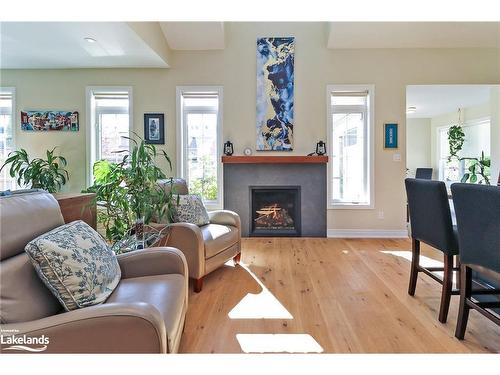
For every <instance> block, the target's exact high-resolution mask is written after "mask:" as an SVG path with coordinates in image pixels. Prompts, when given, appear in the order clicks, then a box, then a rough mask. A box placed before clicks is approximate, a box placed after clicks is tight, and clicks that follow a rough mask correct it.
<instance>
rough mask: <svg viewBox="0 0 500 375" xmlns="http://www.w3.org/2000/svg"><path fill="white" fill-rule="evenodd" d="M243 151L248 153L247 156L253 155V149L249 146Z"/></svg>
mask: <svg viewBox="0 0 500 375" xmlns="http://www.w3.org/2000/svg"><path fill="white" fill-rule="evenodd" d="M243 153H244V154H245V155H246V156H250V155H252V149H251V148H249V147H247V148H245V149H244V150H243Z"/></svg>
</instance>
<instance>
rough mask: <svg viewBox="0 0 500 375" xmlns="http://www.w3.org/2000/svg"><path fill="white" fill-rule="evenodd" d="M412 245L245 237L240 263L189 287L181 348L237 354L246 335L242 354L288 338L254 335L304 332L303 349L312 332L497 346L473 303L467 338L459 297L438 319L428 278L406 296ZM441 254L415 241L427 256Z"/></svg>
mask: <svg viewBox="0 0 500 375" xmlns="http://www.w3.org/2000/svg"><path fill="white" fill-rule="evenodd" d="M410 247H411V245H410V241H409V240H404V239H401V240H391V239H333V238H330V239H326V238H321V239H313V238H269V239H267V238H265V239H264V238H252V239H243V244H242V249H243V251H242V263H241V266H232V265H231V266H224V267H222V268H221V269H219V270H216V271H214V272H213V273H211V274H210V275H208V276H207V277H206V278H205V283H204V287H203V291H202V292H201V293H198V294H195V293H193V292H192V286H191V292H190V300H189V309H188V313H187V317H186V326H185V331H184V334H183V337H182V342H181V347H180V352H187V353H240V352H242V346H241V345H243V346H244V347H245V348H247V341H245V339H247V340H250V341H251V343H252V345H253V347H252V348H251V349H250V350H249V349H246V351H247V352H248V351H252V352H253V351H257V352H258V351H269V350H273V349H274V350H277V351H285V350H289V349H281V348H280V345H284V346H283V348H286V347H287V343H288V344H290V343H292V341H293V340H292V339H291V337H292V336H283V337H284V338H285V340H284V342H281V344H279V343H278V345H277V346H275V347H273V343H275V341H274V340H273V337H274V338H275V337H277V336H259V335H260V334H302V335H303V336H298V337H299V340H300V339H302V338H303V339H304V345H305V347H306V349H303V351H309V350H307V345H308V344H307V340H306V338H307V339H309V341H311V340H310V339H311V337H312V339H313V340H312V341H313V342H314V340H315V341H316V342H317V344H319V345H320V346H321V348H322V349H323V352H325V353H469V352H477V353H480V352H493V353H498V352H500V328H499V327H498V326H496V325H495V324H494V323H492V322H491V321H489V320H488V319H486V318H484V317H482V316H481V315H480V314H479V313H477V312H475V311H472V312H471V314H470V319H469V325H468V329H467V333H466V336H465V340H464V341H462V342H460V341H458V340H457V339H455V337H454V331H455V324H456V319H457V310H458V308H457V307H458V297H457V296H453V297H452V301H451V307H450V313H449V317H448V323H446V324H441V323H439V322H438V310H439V301H440V297H441V293H440V287H441V286H440V285H439V284H438V283H436V282H435V281H433V280H432V279H430V278H429V277H428V276H426V275H422V274H421V275H419V279H418V282H417V289H416V294H415V297H411V296H409V295H408V294H407V289H408V278H409V270H410V256H411V254H410ZM439 254H440V253H438V252H437V251H435V250H433V249H431V248H429V247H427V246H425V245H422V255H423V256H424V257H426V258H424V259H423V261H424V262H433V258H434V259H440V257H439ZM434 262H435V261H434ZM424 264H425V263H424ZM242 334H243V336H237V335H242ZM245 334H246V335H245ZM305 335H310V336H311V337H309V336H307V337H306V336H305ZM278 337H279V336H278ZM288 337H290V340H287V338H288ZM240 344H241V345H240ZM304 345H303V346H304ZM292 346H293V345H292ZM270 347H271V349H269V348H270ZM259 348H262V349H259ZM311 348H312V347H311ZM301 350H302V349H301ZM310 351H315V350H314V348H312V349H311V350H310Z"/></svg>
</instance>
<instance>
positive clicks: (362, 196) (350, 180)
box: [327, 86, 373, 208]
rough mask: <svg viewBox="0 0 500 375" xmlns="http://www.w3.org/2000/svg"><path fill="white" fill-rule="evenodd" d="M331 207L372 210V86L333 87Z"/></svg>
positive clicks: (330, 110) (330, 111) (330, 108)
mask: <svg viewBox="0 0 500 375" xmlns="http://www.w3.org/2000/svg"><path fill="white" fill-rule="evenodd" d="M327 93H328V138H329V150H330V161H329V164H330V165H329V175H330V179H329V186H328V188H329V189H328V190H329V206H330V207H331V208H335V207H337V208H342V207H344V208H354V207H358V208H372V207H373V198H372V189H373V182H372V180H373V179H372V176H373V174H372V173H373V170H372V169H373V168H372V156H371V152H372V143H371V139H372V130H371V127H372V123H373V120H372V118H373V117H372V115H373V114H372V113H371V112H372V111H371V109H372V108H373V107H372V105H371V103H372V101H373V87H372V86H363V87H360V86H342V87H338V86H329V87H328V90H327Z"/></svg>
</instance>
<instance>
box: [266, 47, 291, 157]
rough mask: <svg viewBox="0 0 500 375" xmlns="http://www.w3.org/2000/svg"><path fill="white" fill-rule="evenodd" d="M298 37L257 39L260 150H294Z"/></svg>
mask: <svg viewBox="0 0 500 375" xmlns="http://www.w3.org/2000/svg"><path fill="white" fill-rule="evenodd" d="M294 49H295V38H293V37H282V38H259V39H257V150H259V151H292V150H293V99H294V98H293V96H294V83H293V79H294V53H295V51H294Z"/></svg>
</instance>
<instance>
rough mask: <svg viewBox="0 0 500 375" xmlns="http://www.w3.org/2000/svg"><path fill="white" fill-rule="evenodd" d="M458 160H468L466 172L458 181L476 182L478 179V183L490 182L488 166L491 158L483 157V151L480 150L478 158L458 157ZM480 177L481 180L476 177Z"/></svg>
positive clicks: (487, 183)
mask: <svg viewBox="0 0 500 375" xmlns="http://www.w3.org/2000/svg"><path fill="white" fill-rule="evenodd" d="M460 160H468V164H469V165H468V168H467V169H468V172H466V173H464V175H463V177H462V179H461V181H460V182H467V181H469V182H471V183H473V184H474V183H476V182H478V181H479V183H480V184H482V183H483V181H484V183H485V184H486V185H489V184H490V179H489V177H490V166H491V159H490V158H489V157H484V151H482V152H481V157H479V158H460ZM478 176H481V177H482V180H480V179H479V178H478Z"/></svg>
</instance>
